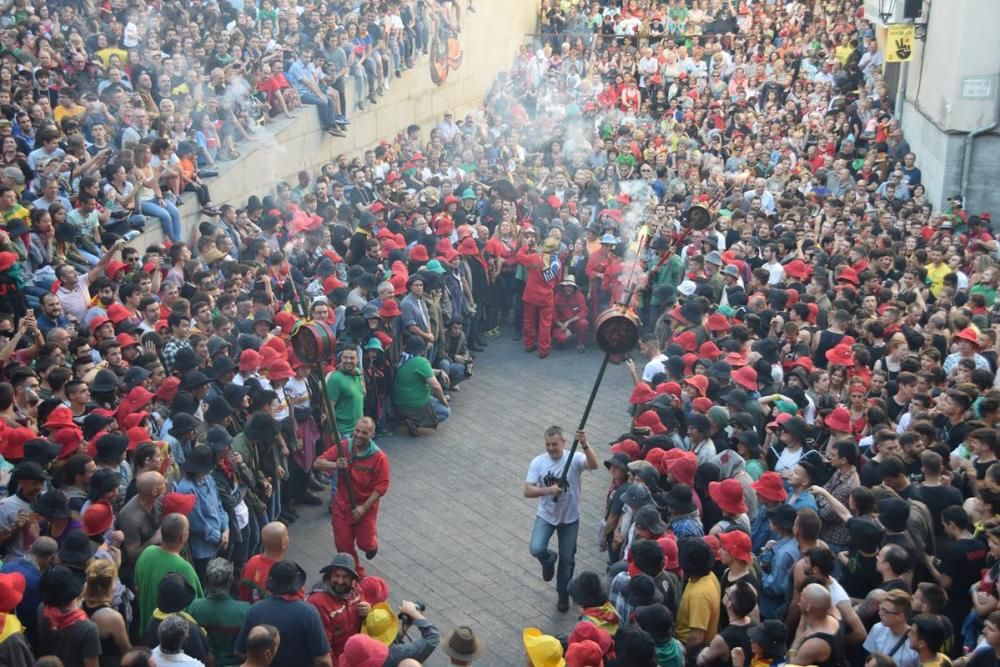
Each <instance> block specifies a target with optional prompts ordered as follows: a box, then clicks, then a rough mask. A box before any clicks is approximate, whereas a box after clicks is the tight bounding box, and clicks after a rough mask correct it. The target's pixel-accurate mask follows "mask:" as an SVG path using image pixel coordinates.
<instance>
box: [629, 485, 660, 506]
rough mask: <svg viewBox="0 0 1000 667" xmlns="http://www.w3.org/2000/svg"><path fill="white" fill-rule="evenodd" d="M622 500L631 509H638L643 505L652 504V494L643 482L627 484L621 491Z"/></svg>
mask: <svg viewBox="0 0 1000 667" xmlns="http://www.w3.org/2000/svg"><path fill="white" fill-rule="evenodd" d="M622 502H623V503H625V504H626V505H628V506H629V507H631V508H632V509H633V510H634V509H638V508H639V507H642V506H643V505H651V504H653V494H652V493H650V491H649V489H648V488H647V487H646V485H645V484H641V483H633V484H629V486H628V488H627V489H625V490H624V491H623V492H622Z"/></svg>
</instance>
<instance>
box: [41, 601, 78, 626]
mask: <svg viewBox="0 0 1000 667" xmlns="http://www.w3.org/2000/svg"><path fill="white" fill-rule="evenodd" d="M42 616H44V617H45V620H47V621H48V622H49V625H50V626H51V627H52V630H53V631H55V632H58V631H60V630H65V629H66V628H68V627H70V626H71V625H75V624H77V623H79V622H80V621H86V620H87V612H85V611H84V610H82V609H80V608H79V607H77V608H75V609H70V610H68V611H63V610H62V609H60V608H59V607H44V608H43V609H42Z"/></svg>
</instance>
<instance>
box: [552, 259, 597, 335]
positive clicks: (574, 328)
mask: <svg viewBox="0 0 1000 667" xmlns="http://www.w3.org/2000/svg"><path fill="white" fill-rule="evenodd" d="M589 325H590V323H589V322H587V300H586V299H585V298H584V296H583V292H581V291H580V288H579V287H578V286H577V284H576V278H574V277H573V276H572V275H568V276H566V277H565V278H564V279H563V281H562V282H561V283H559V289H557V290H556V291H555V323H554V325H553V327H552V338H553V339H554V340H555V343H556V345H567V344H569V343H570V342H571V341H572V340H573V339H574V338H575V339H576V351H577V352H585V351H586V349H587V346H586V340H587V329H588V327H589Z"/></svg>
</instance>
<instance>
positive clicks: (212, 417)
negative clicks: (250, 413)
mask: <svg viewBox="0 0 1000 667" xmlns="http://www.w3.org/2000/svg"><path fill="white" fill-rule="evenodd" d="M232 414H233V407H232V406H231V405H229V401H227V400H226V399H224V398H223V397H222V396H216V397H215V398H213V399H212V400H210V401H209V402H208V407H207V408H206V409H205V421H206V422H211V423H213V424H221V423H222V422H223V421H224V420H225V419H226V417H229V416H230V415H232Z"/></svg>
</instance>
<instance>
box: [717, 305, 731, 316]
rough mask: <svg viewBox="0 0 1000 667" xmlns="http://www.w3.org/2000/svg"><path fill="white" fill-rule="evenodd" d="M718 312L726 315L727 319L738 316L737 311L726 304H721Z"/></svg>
mask: <svg viewBox="0 0 1000 667" xmlns="http://www.w3.org/2000/svg"><path fill="white" fill-rule="evenodd" d="M716 310H717V311H718V312H720V313H722V314H723V315H725V316H726V317H732V316H733V315H735V314H736V311H735V310H734V309H733V308H732V307H731V306H727V305H726V304H724V303H723V304H720V305H719V307H718V308H716Z"/></svg>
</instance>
